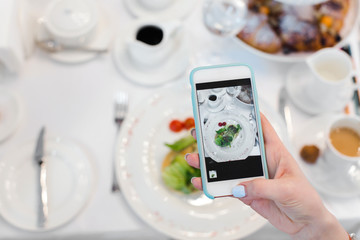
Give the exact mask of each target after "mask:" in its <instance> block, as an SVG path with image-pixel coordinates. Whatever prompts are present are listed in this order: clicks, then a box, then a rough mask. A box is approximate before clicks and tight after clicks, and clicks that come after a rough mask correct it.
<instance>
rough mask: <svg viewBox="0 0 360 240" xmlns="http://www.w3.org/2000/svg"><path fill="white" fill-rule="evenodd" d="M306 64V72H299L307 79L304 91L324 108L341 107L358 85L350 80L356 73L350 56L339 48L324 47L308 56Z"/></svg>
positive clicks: (333, 108) (339, 108) (336, 108)
mask: <svg viewBox="0 0 360 240" xmlns="http://www.w3.org/2000/svg"><path fill="white" fill-rule="evenodd" d="M306 64H307V66H308V72H304V73H301V74H304V76H305V77H307V78H308V79H309V82H310V84H308V86H307V88H306V92H307V94H308V96H309V97H310V98H311V100H312V101H314V102H317V103H318V104H319V105H320V106H323V107H324V108H331V109H332V110H341V109H343V108H344V107H345V105H346V104H347V103H348V102H349V101H350V99H351V97H352V96H353V92H354V90H355V88H356V87H359V86H358V85H356V84H354V83H353V81H352V77H354V76H356V75H358V74H357V73H356V72H355V71H354V70H353V64H352V60H351V58H350V56H349V55H347V54H346V53H345V52H344V51H342V50H339V49H335V48H325V49H322V50H319V51H317V52H316V53H315V54H313V55H312V56H311V57H309V58H308V59H307V61H306Z"/></svg>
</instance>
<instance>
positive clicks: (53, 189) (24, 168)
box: [0, 138, 95, 231]
mask: <svg viewBox="0 0 360 240" xmlns="http://www.w3.org/2000/svg"><path fill="white" fill-rule="evenodd" d="M35 144H36V141H33V142H30V143H28V144H25V145H23V146H20V147H19V148H16V149H14V150H13V151H11V152H8V153H7V154H5V156H4V157H3V158H2V159H1V162H0V183H1V184H0V214H1V216H2V217H3V218H4V219H5V220H6V221H8V222H9V223H10V224H12V225H14V226H15V227H18V228H21V229H24V230H29V231H48V230H51V229H54V228H58V227H60V226H62V225H64V224H66V223H68V222H69V221H71V220H72V219H73V218H74V217H76V216H77V215H78V214H79V213H80V212H81V210H82V209H84V207H85V206H86V204H87V203H88V201H89V200H90V197H91V194H92V192H93V190H94V185H95V175H94V174H95V172H94V166H93V164H92V161H90V159H89V156H88V155H87V153H86V152H84V151H83V149H82V148H81V147H79V146H78V145H77V144H76V143H74V142H72V141H68V140H63V139H60V138H51V139H46V141H45V144H46V145H45V156H46V158H47V161H48V163H47V177H48V179H47V189H48V202H49V217H48V223H47V225H46V227H45V228H39V227H38V226H37V222H38V221H37V219H38V203H39V200H38V194H37V193H38V182H37V175H36V174H37V171H38V165H36V163H35V160H33V154H34V149H35Z"/></svg>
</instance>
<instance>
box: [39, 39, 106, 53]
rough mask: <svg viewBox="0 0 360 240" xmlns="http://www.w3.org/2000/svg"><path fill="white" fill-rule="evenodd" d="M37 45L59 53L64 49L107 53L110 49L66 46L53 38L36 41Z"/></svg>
mask: <svg viewBox="0 0 360 240" xmlns="http://www.w3.org/2000/svg"><path fill="white" fill-rule="evenodd" d="M36 45H37V46H38V47H40V48H41V49H43V50H45V51H47V52H50V53H57V52H62V51H81V52H92V53H98V54H100V53H106V52H107V51H108V49H107V48H100V49H97V48H90V47H84V46H65V45H63V44H61V43H59V42H57V41H55V40H53V39H46V40H42V41H36Z"/></svg>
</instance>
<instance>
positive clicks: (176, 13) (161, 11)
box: [123, 0, 200, 20]
mask: <svg viewBox="0 0 360 240" xmlns="http://www.w3.org/2000/svg"><path fill="white" fill-rule="evenodd" d="M157 1H159V2H157ZM123 2H124V4H125V5H126V9H128V10H129V11H130V13H131V14H132V15H134V16H135V17H138V18H143V17H154V16H155V15H156V17H164V18H166V19H179V20H181V19H184V18H185V17H187V16H188V15H189V14H190V13H191V12H192V10H193V9H195V7H194V4H200V3H199V2H194V1H193V0H155V1H151V0H124V1H123ZM155 2H156V4H154V3H155ZM159 3H160V4H159ZM150 5H152V6H150ZM154 5H157V8H156V7H154Z"/></svg>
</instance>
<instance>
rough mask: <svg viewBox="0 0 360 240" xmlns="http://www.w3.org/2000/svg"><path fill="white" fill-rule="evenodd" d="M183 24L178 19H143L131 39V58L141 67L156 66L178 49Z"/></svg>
mask: <svg viewBox="0 0 360 240" xmlns="http://www.w3.org/2000/svg"><path fill="white" fill-rule="evenodd" d="M181 30H182V26H181V23H180V22H178V21H174V22H160V21H141V22H139V23H138V24H137V25H136V27H135V28H134V31H133V32H132V34H130V39H129V40H128V41H127V49H128V53H129V55H130V57H131V59H132V60H133V61H134V63H136V64H137V65H138V66H139V67H154V66H156V65H159V64H160V63H161V62H163V61H165V60H166V58H167V57H169V56H170V55H171V54H172V53H173V52H174V51H176V46H175V44H176V43H177V42H178V41H176V39H177V38H178V37H181V33H180V32H181Z"/></svg>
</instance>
